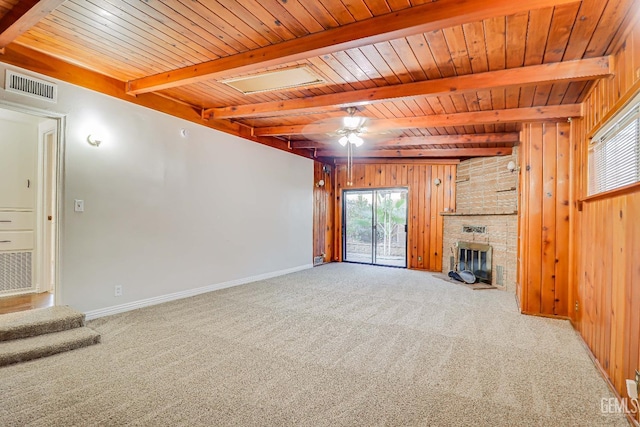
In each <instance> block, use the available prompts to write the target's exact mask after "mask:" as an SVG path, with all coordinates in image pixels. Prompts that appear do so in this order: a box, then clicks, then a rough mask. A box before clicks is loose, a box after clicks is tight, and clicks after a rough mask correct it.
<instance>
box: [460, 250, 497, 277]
mask: <svg viewBox="0 0 640 427" xmlns="http://www.w3.org/2000/svg"><path fill="white" fill-rule="evenodd" d="M464 270H468V271H471V272H473V274H475V276H476V278H477V279H478V280H479V281H480V282H485V283H489V284H491V246H490V245H487V244H484V243H474V242H458V271H464Z"/></svg>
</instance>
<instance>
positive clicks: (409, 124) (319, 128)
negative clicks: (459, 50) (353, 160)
mask: <svg viewBox="0 0 640 427" xmlns="http://www.w3.org/2000/svg"><path fill="white" fill-rule="evenodd" d="M581 116H582V105H581V104H568V105H553V106H548V107H530V108H512V109H507V110H488V111H474V112H471V113H456V114H436V115H431V116H419V117H406V118H401V119H377V120H375V121H372V122H371V124H369V125H368V126H367V131H368V132H372V133H377V132H383V131H387V130H393V129H417V128H427V127H440V126H470V125H482V124H492V123H518V122H533V121H541V120H561V119H566V118H569V117H581ZM336 130H337V129H336V128H335V125H327V124H315V125H314V124H311V125H306V126H305V125H294V126H273V127H259V128H254V129H253V134H254V135H255V136H282V135H284V136H286V135H321V134H324V133H332V132H335V131H336Z"/></svg>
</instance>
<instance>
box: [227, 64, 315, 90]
mask: <svg viewBox="0 0 640 427" xmlns="http://www.w3.org/2000/svg"><path fill="white" fill-rule="evenodd" d="M221 83H224V84H226V85H227V86H230V87H232V88H234V89H236V90H238V91H240V92H242V93H244V94H245V95H250V94H252V93H260V92H269V91H274V90H282V89H291V88H296V87H303V86H311V85H317V84H321V83H325V80H324V79H323V78H322V77H320V76H319V75H317V74H316V73H315V72H314V71H313V70H312V69H311V68H309V67H308V66H306V65H304V66H301V67H294V68H286V69H283V70H276V71H269V72H266V73H262V74H256V75H253V76H246V77H239V78H234V79H227V80H222V81H221Z"/></svg>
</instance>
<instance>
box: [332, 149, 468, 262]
mask: <svg viewBox="0 0 640 427" xmlns="http://www.w3.org/2000/svg"><path fill="white" fill-rule="evenodd" d="M336 168H337V169H336V190H335V193H336V203H335V211H336V214H335V218H336V222H335V223H336V227H335V239H334V248H335V252H334V258H335V259H336V260H340V261H341V260H342V253H341V252H342V244H341V243H342V227H341V224H342V192H343V190H345V189H363V188H391V187H407V188H408V189H409V200H408V209H409V212H408V217H409V222H408V236H407V239H408V242H407V248H408V252H407V258H408V259H407V264H408V267H409V268H413V269H421V270H430V271H441V270H442V229H443V217H442V216H441V215H440V212H443V211H444V210H445V208H449V209H451V210H454V209H455V201H456V195H455V191H456V186H455V180H456V164H455V163H449V164H431V163H426V162H424V161H414V162H411V161H405V162H402V163H399V162H392V161H388V162H387V163H364V164H354V165H353V185H352V186H350V187H347V185H346V183H347V171H346V166H345V165H338V166H337V167H336ZM436 178H439V179H440V181H441V184H440V185H435V184H434V180H435V179H436Z"/></svg>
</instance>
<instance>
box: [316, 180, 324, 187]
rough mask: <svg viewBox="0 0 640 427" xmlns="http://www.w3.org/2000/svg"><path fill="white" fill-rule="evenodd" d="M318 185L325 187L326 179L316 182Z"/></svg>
mask: <svg viewBox="0 0 640 427" xmlns="http://www.w3.org/2000/svg"><path fill="white" fill-rule="evenodd" d="M316 187H324V179H321V180H320V181H318V182H316Z"/></svg>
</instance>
